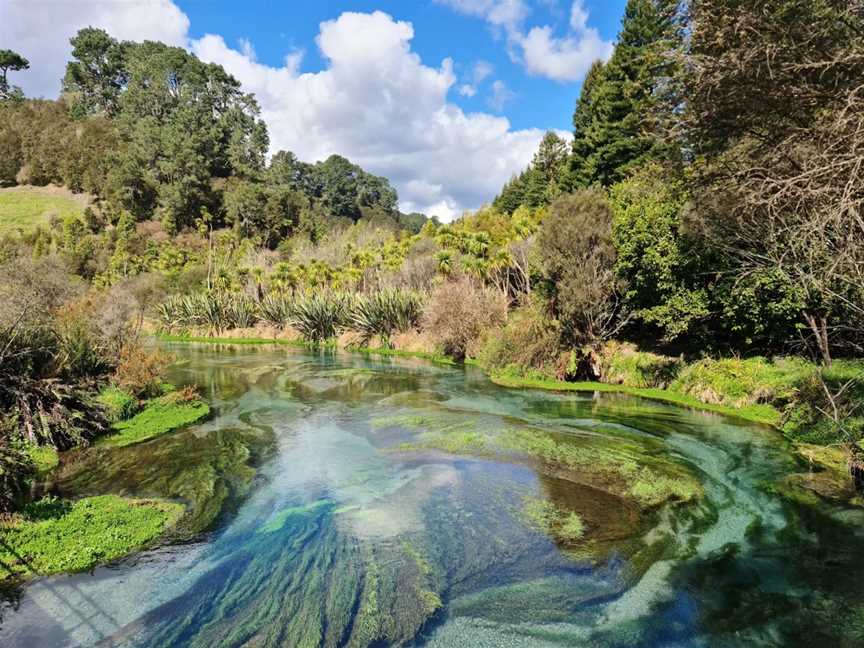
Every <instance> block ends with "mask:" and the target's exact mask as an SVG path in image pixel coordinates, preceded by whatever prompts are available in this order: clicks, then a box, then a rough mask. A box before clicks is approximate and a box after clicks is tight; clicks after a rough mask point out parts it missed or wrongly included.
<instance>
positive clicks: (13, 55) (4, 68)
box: [0, 49, 30, 99]
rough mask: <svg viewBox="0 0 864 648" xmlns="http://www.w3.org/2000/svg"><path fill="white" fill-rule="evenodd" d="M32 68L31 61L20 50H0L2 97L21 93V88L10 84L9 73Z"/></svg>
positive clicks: (0, 91) (0, 93)
mask: <svg viewBox="0 0 864 648" xmlns="http://www.w3.org/2000/svg"><path fill="white" fill-rule="evenodd" d="M29 68H30V61H28V60H27V59H26V58H24V57H23V56H21V55H20V54H19V53H18V52H13V51H12V50H8V49H2V50H0V99H8V98H10V97H12V96H15V95H16V94H20V92H21V91H20V90H19V89H18V88H16V87H15V86H10V85H9V79H8V76H7V75H8V74H9V72H10V71H12V72H20V71H21V70H27V69H29Z"/></svg>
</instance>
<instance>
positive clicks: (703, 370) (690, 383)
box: [672, 357, 815, 408]
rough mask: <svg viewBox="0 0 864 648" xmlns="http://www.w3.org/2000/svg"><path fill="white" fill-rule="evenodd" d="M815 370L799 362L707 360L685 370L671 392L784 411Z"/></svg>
mask: <svg viewBox="0 0 864 648" xmlns="http://www.w3.org/2000/svg"><path fill="white" fill-rule="evenodd" d="M814 369H815V368H814V367H813V365H811V364H809V363H807V362H806V361H804V360H797V359H781V360H778V361H776V362H771V361H769V360H766V359H765V358H758V357H756V358H748V359H746V360H744V359H740V358H725V359H723V360H713V359H710V358H706V359H704V360H700V361H699V362H695V363H693V364H691V365H688V366H686V367H684V368H683V369H682V370H681V373H680V374H679V375H678V377H677V378H676V379H675V381H674V382H673V383H672V389H673V390H675V391H679V392H682V393H685V394H689V395H691V396H694V397H695V398H697V399H699V400H700V401H702V402H704V403H712V404H715V405H729V406H731V407H744V406H747V405H753V404H756V403H770V404H772V405H774V406H775V407H777V408H782V407H784V406H785V405H787V404H788V403H790V402H791V401H792V400H793V399H794V398H795V396H796V393H797V388H798V385H799V384H800V382H801V381H802V380H803V379H804V378H805V377H806V376H807V375H808V374H810V373H812V372H813V371H814Z"/></svg>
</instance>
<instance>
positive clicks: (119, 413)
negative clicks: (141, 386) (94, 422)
mask: <svg viewBox="0 0 864 648" xmlns="http://www.w3.org/2000/svg"><path fill="white" fill-rule="evenodd" d="M97 400H98V401H99V403H100V404H101V405H102V407H103V408H104V410H105V416H106V418H107V419H108V421H109V423H117V422H118V421H124V420H126V419H128V418H130V417H132V416H134V415H135V412H136V411H137V410H138V399H137V398H135V397H134V396H132V394H130V393H129V392H126V391H123V390H122V389H118V388H117V387H113V386H112V387H106V388H105V389H103V390H102V391H101V392H100V393H99V397H98V398H97Z"/></svg>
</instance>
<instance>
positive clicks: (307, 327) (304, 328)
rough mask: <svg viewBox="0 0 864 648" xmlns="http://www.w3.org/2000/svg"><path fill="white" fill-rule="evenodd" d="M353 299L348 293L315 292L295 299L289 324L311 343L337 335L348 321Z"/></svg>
mask: <svg viewBox="0 0 864 648" xmlns="http://www.w3.org/2000/svg"><path fill="white" fill-rule="evenodd" d="M352 307H353V300H352V298H351V296H350V295H347V294H338V293H315V294H312V295H306V296H303V297H300V298H298V299H297V301H296V302H295V304H294V313H293V315H292V317H291V324H292V326H293V327H294V328H296V329H297V331H298V332H299V333H300V334H301V335H302V336H303V339H304V340H306V341H307V342H309V343H312V344H320V343H322V342H326V341H327V340H330V339H332V338H335V337H336V336H338V335H339V334H340V333H341V332H342V331H344V330H345V328H346V327H347V325H348V324H349V322H350V318H351V310H352Z"/></svg>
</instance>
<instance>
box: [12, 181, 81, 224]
mask: <svg viewBox="0 0 864 648" xmlns="http://www.w3.org/2000/svg"><path fill="white" fill-rule="evenodd" d="M83 214H84V209H83V208H82V207H81V205H80V204H79V203H78V202H77V201H75V200H73V199H71V198H67V197H64V196H51V195H47V194H45V193H43V192H42V190H40V189H39V188H14V189H7V190H0V235H7V234H13V233H14V232H16V231H18V230H19V229H20V230H24V231H25V232H29V231H32V230H34V229H36V228H37V227H38V226H39V225H44V224H46V223H47V222H48V219H49V217H50V216H51V215H57V216H59V217H60V218H65V217H66V216H69V215H73V216H82V215H83Z"/></svg>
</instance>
